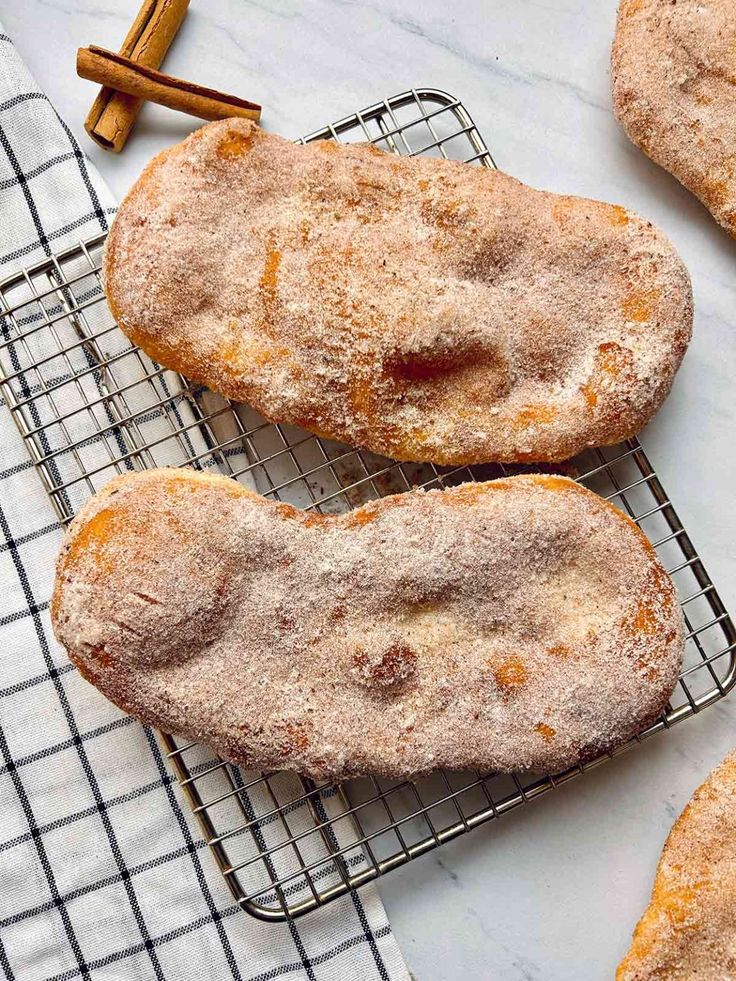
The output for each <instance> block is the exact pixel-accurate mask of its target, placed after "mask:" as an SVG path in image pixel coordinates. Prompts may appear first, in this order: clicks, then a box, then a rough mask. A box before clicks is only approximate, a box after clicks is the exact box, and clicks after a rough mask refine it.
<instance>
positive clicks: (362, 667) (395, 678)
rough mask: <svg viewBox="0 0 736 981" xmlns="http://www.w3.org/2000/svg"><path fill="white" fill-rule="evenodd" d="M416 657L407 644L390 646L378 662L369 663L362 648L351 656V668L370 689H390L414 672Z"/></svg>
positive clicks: (357, 649)
mask: <svg viewBox="0 0 736 981" xmlns="http://www.w3.org/2000/svg"><path fill="white" fill-rule="evenodd" d="M416 663H417V655H416V652H415V651H413V650H412V649H411V647H409V645H408V644H404V643H400V642H399V643H396V644H391V646H390V647H388V648H387V649H386V650H385V651H384V652H383V654H382V655H381V659H380V660H379V661H371V660H370V659H369V657H368V655H367V654H366V652H365V650H364V649H363V648H362V647H358V648H356V650H355V653H354V654H353V666H354V667H355V668H357V669H358V673H359V675H360V676H361V677H362V678H363V680H364V681H366V682H368V684H369V685H370V686H371V687H378V688H391V687H393V686H394V685H397V684H399V683H401V682H402V681H406V679H407V678H410V677H411V675H413V674H414V671H415V670H416Z"/></svg>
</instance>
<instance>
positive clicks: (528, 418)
mask: <svg viewBox="0 0 736 981" xmlns="http://www.w3.org/2000/svg"><path fill="white" fill-rule="evenodd" d="M556 415H557V413H556V411H555V409H554V408H553V407H552V406H551V405H544V404H543V403H541V402H540V403H538V404H535V405H532V404H529V405H525V406H524V407H523V408H522V409H521V410H520V411H519V412H517V413H516V417H515V420H514V421H515V423H516V424H517V425H519V426H536V425H537V424H539V423H542V424H545V423H548V422H552V421H553V419H554V418H555V416H556Z"/></svg>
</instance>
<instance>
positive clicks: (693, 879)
mask: <svg viewBox="0 0 736 981" xmlns="http://www.w3.org/2000/svg"><path fill="white" fill-rule="evenodd" d="M735 910H736V753H731V754H730V755H729V756H727V757H726V759H725V760H724V761H723V763H721V765H720V766H719V767H716V769H715V770H714V771H713V773H711V775H710V776H709V777H708V779H707V780H706V781H705V783H704V784H703V785H702V786H701V787H699V788H698V790H696V791H695V793H694V795H693V798H692V800H691V801H690V803H689V804H688V805H687V807H686V808H685V810H684V811H683V812H682V814H681V815H680V817H679V818H678V820H677V821H676V823H675V825H674V827H673V828H672V831H671V832H670V835H669V838H668V839H667V841H666V843H665V846H664V850H663V852H662V857H661V859H660V861H659V866H658V867H657V875H656V878H655V880H654V889H653V891H652V899H651V902H650V904H649V907H648V908H647V910H646V912H645V913H644V916H643V917H642V918H641V920H640V921H639V924H638V925H637V928H636V931H635V933H634V940H633V943H632V945H631V949H630V950H629V953H628V954H627V955H626V957H625V958H624V960H623V961H622V962H621V964H620V965H619V969H618V971H617V973H616V981H654V979H655V978H656V979H657V981H691V979H693V978H698V979H699V981H727V979H728V978H736V918H735V917H734V911H735Z"/></svg>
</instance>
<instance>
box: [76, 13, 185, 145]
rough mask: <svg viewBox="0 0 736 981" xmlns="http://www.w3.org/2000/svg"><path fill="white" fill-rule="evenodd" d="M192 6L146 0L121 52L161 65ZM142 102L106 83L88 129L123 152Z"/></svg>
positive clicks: (98, 139)
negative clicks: (188, 8)
mask: <svg viewBox="0 0 736 981" xmlns="http://www.w3.org/2000/svg"><path fill="white" fill-rule="evenodd" d="M188 6H189V0H144V3H143V5H142V7H141V9H140V10H139V11H138V15H137V17H136V19H135V20H134V22H133V25H132V27H131V28H130V30H129V31H128V34H127V36H126V38H125V41H123V46H122V48H121V49H120V54H121V55H123V56H124V57H125V58H130V59H131V60H132V61H136V62H138V63H139V64H141V65H147V66H148V67H149V68H158V67H159V66H160V64H161V62H162V61H163V60H164V55H165V54H166V52H167V51H168V50H169V46H170V44H171V42H172V41H173V40H174V36H175V35H176V32H177V31H178V30H179V27H180V25H181V22H182V21H183V20H184V15H185V14H186V12H187V7H188ZM142 105H143V100H142V99H139V98H137V97H136V96H134V95H129V94H128V93H126V92H119V91H115V89H113V88H110V87H109V86H105V87H104V88H103V89H101V90H100V92H99V93H98V95H97V98H96V99H95V101H94V102H93V103H92V108H91V109H90V111H89V113H88V114H87V118H86V119H85V121H84V128H85V129H86V130H87V132H88V133H89V135H90V137H91V138H92V139H93V140H94V141H95V143H97V144H98V145H99V146H101V147H103V149H105V150H112V151H113V152H114V153H119V152H120V151H121V150H122V149H123V147H124V146H125V142H126V140H127V139H128V136H129V134H130V131H131V130H132V128H133V124H134V123H135V120H136V117H137V116H138V113H139V112H140V108H141V106H142Z"/></svg>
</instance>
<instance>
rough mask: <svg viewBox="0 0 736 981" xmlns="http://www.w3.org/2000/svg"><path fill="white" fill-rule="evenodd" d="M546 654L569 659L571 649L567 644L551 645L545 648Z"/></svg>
mask: <svg viewBox="0 0 736 981" xmlns="http://www.w3.org/2000/svg"><path fill="white" fill-rule="evenodd" d="M547 653H548V654H551V655H552V657H569V656H570V655H571V654H572V647H568V645H567V644H552V646H551V647H548V648H547Z"/></svg>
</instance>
